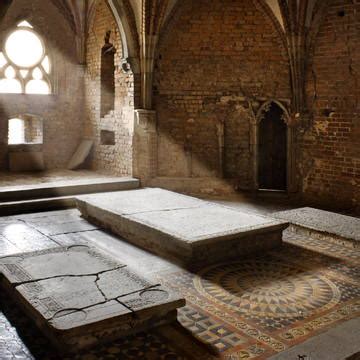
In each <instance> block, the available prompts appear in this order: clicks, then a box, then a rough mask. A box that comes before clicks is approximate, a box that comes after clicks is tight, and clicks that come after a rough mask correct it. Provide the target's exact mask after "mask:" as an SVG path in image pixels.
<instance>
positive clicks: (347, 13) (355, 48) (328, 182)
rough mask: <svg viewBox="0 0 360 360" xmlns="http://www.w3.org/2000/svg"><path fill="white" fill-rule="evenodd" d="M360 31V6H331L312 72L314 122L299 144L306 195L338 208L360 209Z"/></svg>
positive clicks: (343, 3)
mask: <svg viewBox="0 0 360 360" xmlns="http://www.w3.org/2000/svg"><path fill="white" fill-rule="evenodd" d="M359 28H360V4H359V3H358V2H355V3H354V2H353V1H350V0H346V1H340V0H334V1H332V2H331V5H330V7H329V10H328V14H327V16H326V18H325V21H324V23H323V25H322V26H321V28H320V32H319V34H318V37H317V39H316V42H315V46H314V56H313V59H312V60H313V61H312V64H310V66H309V69H308V70H309V71H308V89H307V90H308V99H309V106H310V109H313V111H314V122H313V125H312V127H311V128H310V129H309V130H308V131H307V132H306V133H305V135H304V137H303V140H302V143H301V144H300V149H301V152H302V161H301V170H302V179H303V192H304V196H305V198H306V199H307V200H310V201H312V202H316V203H321V204H326V205H330V206H332V207H336V208H339V207H351V206H356V204H357V206H359V204H360V41H359V39H360V32H359ZM315 95H316V96H315Z"/></svg>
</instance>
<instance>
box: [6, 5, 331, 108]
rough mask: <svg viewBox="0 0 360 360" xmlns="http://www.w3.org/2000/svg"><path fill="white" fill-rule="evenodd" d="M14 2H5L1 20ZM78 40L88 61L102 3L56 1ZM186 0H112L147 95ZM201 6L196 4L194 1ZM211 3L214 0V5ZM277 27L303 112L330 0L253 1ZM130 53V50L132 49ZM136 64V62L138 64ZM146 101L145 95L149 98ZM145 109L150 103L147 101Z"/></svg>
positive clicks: (297, 104)
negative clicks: (307, 74) (170, 25)
mask: <svg viewBox="0 0 360 360" xmlns="http://www.w3.org/2000/svg"><path fill="white" fill-rule="evenodd" d="M12 1H13V0H1V2H0V20H1V18H2V16H4V14H5V13H6V10H7V9H8V7H9V6H10V5H11V3H12ZM51 1H52V2H53V3H54V5H55V6H56V7H57V8H58V9H59V11H60V12H61V13H62V14H63V16H64V17H65V19H66V20H67V21H68V23H69V26H70V27H71V29H72V30H73V32H74V34H75V35H76V45H77V48H78V53H79V59H80V61H81V62H84V61H85V43H86V37H87V34H88V31H89V26H90V24H91V21H92V17H93V15H94V13H95V8H96V3H97V1H100V0H51ZM182 1H183V0H107V2H108V4H109V6H110V8H111V9H112V11H113V13H114V15H115V17H116V19H117V21H118V24H119V28H120V32H122V35H123V36H122V37H123V42H125V43H126V51H123V54H124V57H125V58H129V59H134V62H133V63H135V61H138V62H139V64H140V66H139V67H138V69H139V71H141V73H142V81H143V84H142V86H143V88H144V89H147V90H145V91H144V94H146V93H150V92H151V83H152V79H151V76H152V69H153V64H154V56H155V50H156V47H157V42H158V38H159V36H160V34H161V31H162V30H163V28H164V25H165V24H166V23H167V21H168V20H169V19H170V18H171V15H172V14H173V13H174V12H175V11H176V10H177V8H179V7H181V4H182ZM193 1H197V0H193ZM209 1H210V0H209ZM252 1H253V2H254V4H255V5H256V6H258V7H259V8H262V10H263V11H264V13H265V14H267V15H268V16H269V17H270V18H271V19H272V21H273V22H274V24H275V26H276V28H277V29H278V32H279V34H280V36H281V37H282V40H283V42H284V45H285V46H286V48H287V50H288V53H289V61H290V67H291V81H292V86H293V94H294V99H293V104H294V108H295V110H294V111H301V107H302V105H301V104H302V103H304V101H303V96H304V83H303V81H304V71H305V67H306V61H307V51H308V50H309V49H310V48H311V44H312V39H313V38H314V37H315V35H316V32H317V30H318V27H319V24H320V23H321V21H320V19H321V16H322V14H324V13H325V10H326V7H327V5H328V3H329V1H331V0H252ZM129 49H130V50H129ZM135 59H137V60H135ZM144 96H145V95H144ZM145 97H146V96H145ZM143 103H144V106H145V107H150V108H151V101H148V100H146V99H145V98H144V100H143Z"/></svg>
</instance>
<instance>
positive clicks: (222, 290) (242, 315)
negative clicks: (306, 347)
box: [166, 233, 360, 359]
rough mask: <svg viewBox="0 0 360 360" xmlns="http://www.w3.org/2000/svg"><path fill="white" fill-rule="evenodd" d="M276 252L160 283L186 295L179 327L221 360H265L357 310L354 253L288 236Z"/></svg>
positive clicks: (359, 284) (359, 290)
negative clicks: (165, 283) (224, 359)
mask: <svg viewBox="0 0 360 360" xmlns="http://www.w3.org/2000/svg"><path fill="white" fill-rule="evenodd" d="M286 241H287V242H286V244H285V245H284V246H283V248H282V249H281V250H276V251H271V252H268V253H267V254H264V255H262V256H258V257H255V258H249V259H246V260H243V261H239V262H232V263H227V264H216V265H214V266H209V267H207V268H204V269H197V270H195V271H194V272H193V273H189V272H187V271H180V272H175V273H173V274H171V275H170V274H169V275H167V276H166V282H167V284H168V285H169V286H172V287H173V288H174V289H178V291H180V292H181V293H183V294H184V295H185V297H186V299H187V306H186V308H183V309H182V310H180V316H179V320H180V322H181V324H182V325H183V326H185V327H186V328H188V329H190V330H191V332H192V333H193V334H194V335H195V336H197V337H198V338H199V339H201V340H202V341H204V342H206V343H208V344H211V345H213V346H214V347H216V348H217V350H218V351H219V353H220V355H221V356H222V357H223V358H229V359H230V358H231V359H232V358H236V359H237V358H239V359H247V358H251V359H267V358H268V357H269V356H271V355H273V354H275V353H277V352H280V351H283V350H285V349H287V348H289V347H291V346H294V345H296V344H299V343H301V342H303V341H305V340H307V339H308V338H310V337H312V336H314V335H316V334H318V333H320V332H321V331H324V330H326V329H327V328H329V327H333V326H334V325H336V323H339V322H341V321H344V320H348V319H351V318H354V317H357V316H359V315H360V268H359V259H360V253H359V251H355V250H354V249H351V248H345V247H342V246H339V245H334V244H324V243H322V241H320V240H313V239H305V238H302V237H301V236H299V235H295V234H292V233H287V234H286Z"/></svg>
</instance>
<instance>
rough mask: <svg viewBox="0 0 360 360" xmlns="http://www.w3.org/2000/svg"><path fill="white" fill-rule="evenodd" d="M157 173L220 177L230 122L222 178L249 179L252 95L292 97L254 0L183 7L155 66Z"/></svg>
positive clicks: (278, 46)
mask: <svg viewBox="0 0 360 360" xmlns="http://www.w3.org/2000/svg"><path fill="white" fill-rule="evenodd" d="M154 88H155V89H154V90H155V104H156V110H157V112H158V130H159V139H158V143H159V161H158V164H159V168H158V175H159V176H193V177H201V176H218V175H219V173H221V169H219V163H220V150H219V149H220V146H219V144H220V143H221V141H220V138H219V131H218V127H219V124H221V123H224V132H225V152H224V159H225V161H224V173H225V174H224V175H225V176H226V177H230V178H238V179H239V182H240V184H242V186H243V187H247V186H248V185H249V181H250V179H251V176H252V175H251V174H250V171H251V166H250V161H251V154H250V150H249V148H250V144H249V141H250V135H249V131H250V128H249V127H250V125H249V120H250V116H251V115H250V111H249V106H248V102H247V99H249V98H250V97H253V96H259V97H265V98H284V97H285V98H288V97H289V96H290V95H289V94H290V89H289V65H288V59H287V55H286V50H285V49H284V47H283V45H282V42H281V38H280V36H279V34H278V33H277V30H276V29H275V27H274V26H273V24H272V22H271V20H270V19H269V18H267V17H265V16H264V14H263V13H261V12H260V10H258V9H257V8H256V6H255V5H254V3H253V2H252V1H251V0H245V1H231V0H214V1H211V6H209V2H208V1H206V0H199V1H189V0H185V1H183V2H182V3H181V7H179V9H178V11H177V12H176V13H175V15H174V18H173V19H172V20H171V22H170V25H169V26H168V28H167V29H165V35H164V36H163V38H162V39H161V40H160V48H159V54H158V59H157V64H156V67H155V82H154Z"/></svg>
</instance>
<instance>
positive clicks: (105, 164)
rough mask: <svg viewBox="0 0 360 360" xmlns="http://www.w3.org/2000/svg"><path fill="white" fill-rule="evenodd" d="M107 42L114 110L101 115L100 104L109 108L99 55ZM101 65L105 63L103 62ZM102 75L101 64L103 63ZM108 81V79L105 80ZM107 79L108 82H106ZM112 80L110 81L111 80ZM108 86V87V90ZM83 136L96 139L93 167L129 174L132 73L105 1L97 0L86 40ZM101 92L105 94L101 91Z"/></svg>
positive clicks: (130, 167)
mask: <svg viewBox="0 0 360 360" xmlns="http://www.w3.org/2000/svg"><path fill="white" fill-rule="evenodd" d="M109 31H110V33H109V34H110V38H109V39H108V41H109V42H110V43H111V44H112V45H113V46H114V48H115V50H116V53H115V56H114V65H115V73H114V75H113V76H114V79H115V103H114V106H113V109H112V110H110V111H109V112H108V113H107V114H106V115H104V116H103V117H101V100H102V99H103V107H104V101H105V107H106V108H107V109H109V104H108V102H109V101H108V100H109V98H110V99H111V94H106V97H104V96H103V97H102V96H101V91H102V89H103V91H104V90H105V88H106V85H104V81H103V85H101V84H102V83H101V54H102V49H103V47H104V45H105V36H106V33H107V32H109ZM103 65H104V64H103ZM103 74H104V66H103ZM103 80H104V79H103ZM107 80H109V79H107ZM108 83H109V81H107V84H108ZM110 83H111V81H110ZM110 88H111V86H107V91H108V90H109V89H110ZM85 93H86V116H87V119H86V136H87V137H91V138H93V139H94V141H95V147H94V155H93V161H92V167H93V168H94V169H96V170H102V171H108V172H112V173H114V174H117V175H131V174H132V138H133V127H134V76H133V74H132V73H131V71H129V72H127V73H125V72H124V71H123V70H122V44H121V38H120V34H119V31H118V27H117V24H116V22H115V19H114V17H113V15H112V13H111V11H110V9H109V8H108V6H107V4H106V1H105V0H101V1H99V3H98V5H97V8H96V14H95V17H94V20H93V24H92V25H91V27H90V33H89V37H88V41H87V71H86V80H85ZM103 95H104V94H103Z"/></svg>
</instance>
